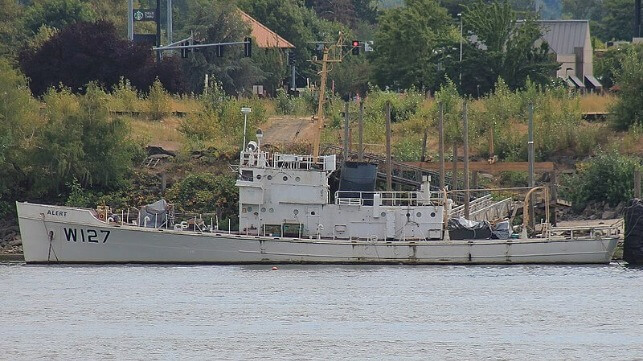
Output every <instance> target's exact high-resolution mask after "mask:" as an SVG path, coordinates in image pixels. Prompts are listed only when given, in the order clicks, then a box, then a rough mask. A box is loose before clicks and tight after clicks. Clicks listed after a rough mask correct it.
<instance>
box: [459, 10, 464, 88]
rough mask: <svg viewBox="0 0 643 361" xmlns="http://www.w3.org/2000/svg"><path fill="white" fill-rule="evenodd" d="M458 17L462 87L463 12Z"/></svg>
mask: <svg viewBox="0 0 643 361" xmlns="http://www.w3.org/2000/svg"><path fill="white" fill-rule="evenodd" d="M458 17H459V18H460V88H462V38H463V32H462V13H458Z"/></svg>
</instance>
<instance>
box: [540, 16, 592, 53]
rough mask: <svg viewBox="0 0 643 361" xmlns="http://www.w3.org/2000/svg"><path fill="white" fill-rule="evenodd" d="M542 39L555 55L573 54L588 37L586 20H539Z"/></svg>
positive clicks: (587, 22)
mask: <svg viewBox="0 0 643 361" xmlns="http://www.w3.org/2000/svg"><path fill="white" fill-rule="evenodd" d="M538 23H539V24H541V26H542V32H543V39H544V40H545V41H547V43H548V44H549V47H550V48H551V49H552V51H553V52H555V53H556V54H559V55H561V54H574V48H577V47H579V48H582V47H584V46H585V42H586V40H587V36H589V21H588V20H541V21H538Z"/></svg>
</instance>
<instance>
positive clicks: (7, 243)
mask: <svg viewBox="0 0 643 361" xmlns="http://www.w3.org/2000/svg"><path fill="white" fill-rule="evenodd" d="M16 254H19V255H22V240H21V239H20V228H19V227H18V222H17V221H16V220H14V219H10V220H0V255H16ZM0 260H2V257H0Z"/></svg>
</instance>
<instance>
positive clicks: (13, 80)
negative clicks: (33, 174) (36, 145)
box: [0, 59, 40, 216]
mask: <svg viewBox="0 0 643 361" xmlns="http://www.w3.org/2000/svg"><path fill="white" fill-rule="evenodd" d="M38 108H39V107H38V103H37V102H36V101H35V100H34V99H33V98H32V97H31V92H30V91H29V87H28V86H27V79H26V78H25V77H24V76H23V75H22V74H21V73H20V72H18V71H17V70H15V69H13V68H12V67H11V65H10V64H9V62H8V61H7V60H6V59H0V216H1V215H2V214H3V213H4V212H6V211H7V209H8V208H9V207H13V205H11V204H10V202H11V201H14V200H16V199H17V196H18V194H21V193H22V192H24V190H25V189H26V188H27V187H28V185H27V184H26V179H27V175H26V173H25V168H26V167H28V164H29V161H28V159H26V158H25V149H30V148H31V147H32V146H33V142H34V134H35V132H36V130H37V129H38V128H39V126H40V122H39V116H38V112H39V109H38Z"/></svg>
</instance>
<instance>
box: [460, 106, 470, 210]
mask: <svg viewBox="0 0 643 361" xmlns="http://www.w3.org/2000/svg"><path fill="white" fill-rule="evenodd" d="M462 123H463V124H462V126H463V127H464V218H467V219H469V198H470V197H471V193H470V191H469V188H470V187H469V120H468V117H467V100H466V99H465V100H464V102H463V103H462Z"/></svg>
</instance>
